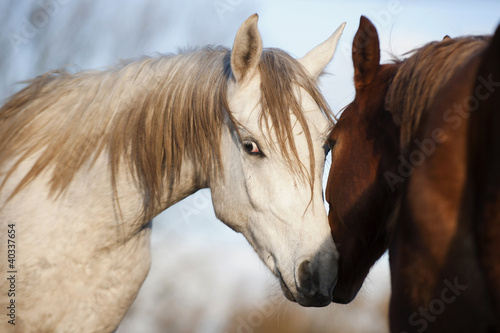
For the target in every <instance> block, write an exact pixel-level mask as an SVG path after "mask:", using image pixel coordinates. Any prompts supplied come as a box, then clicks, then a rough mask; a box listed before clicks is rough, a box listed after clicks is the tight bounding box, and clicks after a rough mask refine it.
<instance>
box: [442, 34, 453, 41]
mask: <svg viewBox="0 0 500 333" xmlns="http://www.w3.org/2000/svg"><path fill="white" fill-rule="evenodd" d="M445 40H451V37H450V36H448V35H446V36H444V37H443V41H445Z"/></svg>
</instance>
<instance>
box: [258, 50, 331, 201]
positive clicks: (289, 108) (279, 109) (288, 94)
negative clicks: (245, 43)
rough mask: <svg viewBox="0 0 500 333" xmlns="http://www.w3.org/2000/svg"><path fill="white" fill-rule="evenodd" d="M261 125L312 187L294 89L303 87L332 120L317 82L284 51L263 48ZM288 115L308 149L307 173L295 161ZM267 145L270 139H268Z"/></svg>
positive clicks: (307, 131)
mask: <svg viewBox="0 0 500 333" xmlns="http://www.w3.org/2000/svg"><path fill="white" fill-rule="evenodd" d="M259 66H260V78H261V91H262V95H261V107H262V113H261V118H260V119H261V120H260V121H261V124H263V125H264V128H266V129H267V131H268V132H269V133H272V132H273V133H274V134H275V135H276V139H277V140H276V141H277V142H276V144H277V145H278V146H279V147H278V148H279V150H280V151H281V152H282V153H283V154H284V157H285V160H286V161H287V162H288V165H289V167H290V169H291V170H293V171H294V172H295V174H296V175H298V176H305V177H306V178H308V180H309V184H310V186H311V193H312V191H313V189H314V178H315V176H314V175H315V173H314V169H315V159H314V150H313V142H312V139H311V132H310V129H309V126H308V124H307V121H306V118H305V115H304V111H307V110H303V109H302V105H301V101H300V100H298V96H299V91H298V88H302V89H304V91H305V92H306V93H307V94H309V95H310V96H311V97H312V98H313V100H314V101H315V102H316V104H317V105H318V106H319V108H320V109H321V110H322V111H323V113H324V114H325V116H326V117H327V118H328V119H329V121H330V122H331V123H332V124H333V123H334V121H335V120H334V119H335V117H334V115H333V112H332V111H331V110H330V108H329V106H328V103H327V102H326V101H325V99H324V98H323V96H322V94H321V93H320V91H319V88H318V86H317V82H315V81H314V80H313V79H311V78H310V76H309V75H308V74H307V73H306V71H305V70H304V69H303V67H302V66H301V65H300V63H299V62H298V61H297V60H295V59H294V58H292V57H291V56H290V55H289V54H288V53H286V52H284V51H282V50H279V49H267V50H264V52H263V54H262V58H261V62H260V64H259ZM290 114H292V115H294V116H295V118H296V119H297V121H298V122H299V123H300V125H301V127H302V129H303V131H304V134H305V138H306V140H307V146H308V150H309V157H310V165H309V170H310V174H309V175H307V174H306V173H305V170H307V169H306V168H305V166H304V165H302V164H301V163H298V161H300V160H299V155H298V152H297V148H296V146H295V141H294V139H293V126H294V125H293V124H292V121H291V117H290ZM269 141H270V142H269V143H270V144H271V146H272V145H273V141H272V140H269Z"/></svg>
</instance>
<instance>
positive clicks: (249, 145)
mask: <svg viewBox="0 0 500 333" xmlns="http://www.w3.org/2000/svg"><path fill="white" fill-rule="evenodd" d="M243 148H245V151H246V152H247V153H248V154H250V155H260V154H261V152H260V149H259V146H257V144H256V143H255V142H253V141H250V140H248V141H244V142H243Z"/></svg>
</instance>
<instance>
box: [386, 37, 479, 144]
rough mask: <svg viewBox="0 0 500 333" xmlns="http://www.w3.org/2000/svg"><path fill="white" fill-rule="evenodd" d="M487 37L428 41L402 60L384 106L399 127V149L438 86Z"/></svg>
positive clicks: (414, 127)
mask: <svg viewBox="0 0 500 333" xmlns="http://www.w3.org/2000/svg"><path fill="white" fill-rule="evenodd" d="M486 40H487V38H485V37H482V36H478V37H461V38H456V39H446V40H443V41H440V42H431V43H429V44H427V45H425V46H423V47H421V48H419V49H417V50H415V51H412V52H410V53H411V56H409V57H408V58H407V59H404V60H402V61H398V60H396V61H395V63H396V65H397V66H398V67H399V68H398V70H397V72H396V74H395V76H394V78H393V81H392V83H391V84H390V87H389V90H388V93H387V95H386V100H385V108H386V109H387V110H389V111H390V112H391V113H392V115H393V119H394V121H395V122H396V124H397V125H398V126H400V128H401V149H402V151H406V150H407V149H408V146H409V144H410V141H411V139H412V138H413V137H414V135H415V134H416V131H417V130H418V127H419V124H420V119H421V118H422V116H423V114H424V113H425V112H426V111H427V110H428V109H429V106H430V105H431V103H433V101H434V99H435V97H436V95H437V94H438V92H439V90H440V89H441V87H442V86H443V85H444V84H445V83H446V82H447V81H448V80H450V78H451V77H452V76H453V74H454V73H455V72H456V70H457V69H458V68H459V67H460V66H462V65H464V63H466V60H467V59H468V58H469V57H471V56H472V55H473V54H475V53H476V52H479V51H480V50H482V49H483V48H484V47H485V46H486Z"/></svg>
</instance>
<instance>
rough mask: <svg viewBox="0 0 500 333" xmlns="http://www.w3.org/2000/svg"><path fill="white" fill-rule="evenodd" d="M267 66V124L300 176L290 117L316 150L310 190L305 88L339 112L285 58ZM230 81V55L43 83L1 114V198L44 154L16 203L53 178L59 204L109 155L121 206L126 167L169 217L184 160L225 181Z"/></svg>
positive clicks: (193, 56)
mask: <svg viewBox="0 0 500 333" xmlns="http://www.w3.org/2000/svg"><path fill="white" fill-rule="evenodd" d="M259 66H260V74H261V81H262V83H261V115H260V117H261V118H260V119H261V122H262V123H263V124H265V125H266V127H267V129H268V130H269V133H273V134H274V135H275V137H276V138H277V139H278V142H277V143H276V144H277V145H278V146H279V148H280V149H281V151H282V152H283V154H284V157H285V158H286V161H287V162H288V164H289V165H290V167H291V168H292V170H294V171H295V172H299V173H301V172H302V170H297V167H296V166H297V164H298V163H297V161H298V158H299V157H298V153H297V150H296V148H295V144H294V140H293V136H292V128H293V124H292V120H291V114H293V115H295V116H296V117H297V120H298V121H299V123H300V124H301V125H302V127H303V129H304V132H305V134H306V138H307V142H308V146H309V150H310V156H311V166H312V168H311V175H312V177H309V178H310V181H311V189H312V186H313V185H312V184H313V181H314V172H313V171H314V155H313V150H312V139H311V136H310V131H309V127H308V125H307V122H306V119H305V116H304V114H303V111H304V110H302V108H301V104H300V102H299V101H297V95H296V93H297V91H296V88H297V86H298V87H301V88H303V89H304V90H305V91H306V92H307V93H309V94H310V95H311V96H312V97H313V98H314V100H315V101H316V103H317V104H318V106H319V107H320V108H321V109H322V110H323V112H324V113H325V115H326V116H327V117H328V118H329V119H333V115H332V112H331V110H330V109H329V107H328V105H327V103H326V101H325V100H324V99H323V97H322V95H321V94H320V92H319V89H318V87H317V83H316V82H315V81H314V80H313V79H311V78H310V77H309V76H308V75H307V74H306V71H305V70H304V69H303V68H302V66H301V65H300V64H299V63H298V62H297V61H296V60H295V59H293V58H292V57H290V56H289V55H288V54H287V53H285V52H284V51H280V50H276V49H266V50H264V52H263V55H262V59H261V63H260V65H259ZM230 77H231V69H230V51H229V50H228V49H226V48H223V47H216V48H213V47H205V48H203V49H199V50H195V51H190V52H183V53H179V54H177V55H168V56H165V55H161V56H156V57H143V58H141V59H139V60H135V61H128V62H124V63H122V64H120V65H118V66H116V67H114V68H109V69H106V70H102V71H84V72H79V73H75V74H71V73H68V72H67V71H64V70H60V71H54V72H49V73H47V74H44V75H42V76H39V77H37V78H35V79H34V80H33V81H31V83H30V84H29V85H28V86H27V87H26V88H24V89H23V90H22V91H20V92H19V93H17V94H15V95H14V96H12V97H11V99H10V100H9V101H7V103H6V104H5V105H4V106H3V107H2V108H1V109H0V170H2V168H4V169H7V170H3V171H5V173H4V174H5V177H4V179H3V181H1V180H0V190H1V188H2V187H3V186H4V185H5V183H6V181H7V179H8V178H9V176H11V175H12V173H13V172H14V171H15V170H16V168H17V167H18V166H19V165H20V164H21V162H23V161H24V160H26V159H27V158H28V157H30V156H32V155H34V154H35V153H38V155H37V156H38V157H37V158H36V160H35V162H34V164H33V166H32V168H31V169H30V170H29V171H28V172H27V174H26V175H25V176H24V178H23V179H22V180H21V181H20V182H19V184H18V185H17V187H16V188H15V190H14V191H13V192H12V193H11V195H10V197H9V198H12V197H13V196H15V195H16V194H17V193H19V192H20V191H21V190H22V189H23V188H24V187H25V186H26V185H27V184H29V183H30V182H31V181H32V180H33V179H34V178H36V177H37V176H38V175H40V174H41V173H42V172H44V171H47V170H49V169H50V170H52V174H51V178H50V182H49V186H50V194H51V195H59V194H61V193H62V192H63V191H64V190H65V189H66V188H67V187H68V185H69V184H70V183H71V181H72V179H73V178H74V177H75V175H76V173H77V172H78V171H79V170H81V169H82V168H83V167H88V168H90V167H92V166H93V164H94V162H95V161H96V160H97V158H98V157H99V156H100V155H101V154H103V153H105V154H107V155H108V158H109V166H110V171H111V181H112V185H113V188H114V192H115V197H116V195H117V193H116V176H117V174H118V171H119V168H120V165H121V164H123V162H124V161H125V162H126V163H127V166H128V168H129V170H130V171H131V173H132V175H133V177H134V179H135V181H136V182H137V184H138V186H139V188H140V189H141V191H142V192H143V200H144V210H145V214H146V216H147V218H152V217H153V216H154V215H155V214H157V213H158V212H159V211H161V210H163V209H164V208H165V207H164V206H165V202H164V201H165V197H166V195H167V196H168V195H170V194H171V190H172V188H173V186H174V184H175V183H176V182H178V181H179V177H180V169H181V165H182V161H183V160H184V159H186V158H187V159H191V160H192V161H196V164H197V165H196V167H197V168H198V170H203V171H204V172H206V173H207V174H208V175H215V174H217V173H219V172H223V170H222V164H221V151H220V140H221V129H222V125H223V123H224V119H225V117H226V116H229V118H230V119H231V120H232V121H233V123H235V119H234V118H233V117H232V114H231V112H230V111H229V108H228V102H227V85H228V81H229V79H230ZM332 121H333V120H332ZM269 141H270V142H272V141H273V140H269ZM7 162H8V164H7ZM6 165H7V166H6ZM299 169H300V168H299ZM3 171H2V172H3ZM167 177H168V178H167Z"/></svg>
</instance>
